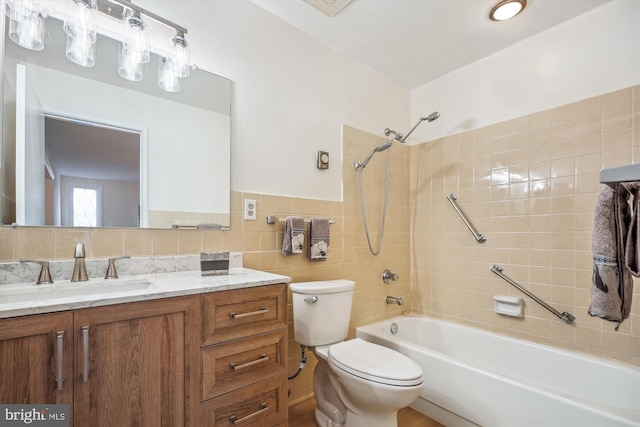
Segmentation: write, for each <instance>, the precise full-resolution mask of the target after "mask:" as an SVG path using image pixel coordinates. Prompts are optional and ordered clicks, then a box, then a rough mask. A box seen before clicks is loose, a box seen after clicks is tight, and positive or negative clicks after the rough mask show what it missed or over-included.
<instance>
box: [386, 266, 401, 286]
mask: <svg viewBox="0 0 640 427" xmlns="http://www.w3.org/2000/svg"><path fill="white" fill-rule="evenodd" d="M399 278H400V276H398V275H397V274H395V273H392V272H391V270H389V269H388V268H387V269H386V270H385V271H384V273H382V281H383V282H384V283H387V284H389V283H391V281H392V280H393V281H394V282H395V281H397V280H398V279H399Z"/></svg>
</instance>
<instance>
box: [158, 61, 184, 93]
mask: <svg viewBox="0 0 640 427" xmlns="http://www.w3.org/2000/svg"><path fill="white" fill-rule="evenodd" d="M158 86H159V87H160V89H162V90H164V91H166V92H178V91H179V90H180V76H178V74H177V73H176V68H175V66H174V65H173V64H172V63H171V61H170V60H169V59H167V58H160V59H159V60H158Z"/></svg>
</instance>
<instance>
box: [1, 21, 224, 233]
mask: <svg viewBox="0 0 640 427" xmlns="http://www.w3.org/2000/svg"><path fill="white" fill-rule="evenodd" d="M46 25H47V34H48V36H47V40H46V45H45V49H44V50H43V51H40V52H34V51H29V50H26V49H23V48H21V47H19V46H17V45H15V44H14V43H12V42H11V41H10V40H9V39H8V37H6V36H5V37H4V40H3V43H4V53H5V55H4V67H5V72H4V94H3V95H4V104H3V117H2V120H3V151H2V152H3V156H2V175H1V177H2V182H1V184H2V205H3V206H2V214H3V215H2V222H3V223H5V224H7V223H12V222H15V221H17V222H18V224H19V225H43V224H46V225H49V224H54V225H63V226H72V225H73V223H74V217H76V215H74V214H73V208H72V206H73V205H72V202H71V198H70V197H69V196H68V192H69V191H71V190H70V188H71V187H69V185H71V184H69V183H68V182H67V181H73V182H74V183H75V184H73V185H75V186H76V187H79V188H94V189H96V193H95V195H96V197H97V200H96V203H95V208H96V210H97V212H96V214H95V218H94V219H93V220H95V221H96V226H98V227H100V226H107V227H136V226H142V227H153V228H168V227H171V226H172V225H173V224H180V225H195V224H203V223H206V224H220V225H222V226H228V225H229V216H230V127H231V116H230V97H231V82H230V81H229V80H227V79H225V78H222V77H220V76H216V75H214V74H211V73H208V72H206V71H203V70H200V69H197V70H195V71H194V72H192V74H191V76H189V77H188V78H186V79H184V80H183V81H182V82H181V90H180V92H177V93H167V92H164V91H162V90H160V89H159V88H158V86H157V66H158V58H157V57H155V56H154V58H153V59H152V61H151V62H150V63H149V64H146V65H145V70H144V74H145V78H144V79H143V81H141V82H130V81H127V80H124V79H122V78H120V77H119V76H118V72H117V58H118V51H117V45H118V44H117V42H115V41H114V40H111V39H109V38H107V37H104V36H102V35H100V36H99V38H98V44H97V46H98V47H97V48H98V55H97V59H96V66H95V67H93V68H84V67H80V66H78V65H76V64H73V63H71V62H69V61H67V60H66V57H65V41H66V35H65V34H64V31H63V30H62V25H61V23H60V22H59V21H57V20H55V19H52V18H48V19H47V22H46ZM19 110H20V111H22V113H21V114H18V111H19ZM90 123H93V124H92V125H89V126H88V129H86V130H91V132H98V134H96V135H92V136H86V135H85V136H84V137H83V138H81V141H75V140H73V139H74V138H75V137H74V138H72V137H71V136H68V137H64V138H63V139H65V140H66V141H65V142H66V143H67V145H68V147H67V151H66V153H65V154H64V155H62V157H61V158H60V157H56V154H55V149H54V148H52V147H50V146H49V145H50V144H49V140H50V139H51V138H54V135H55V132H54V129H55V128H57V127H63V125H64V126H83V125H82V124H84V125H87V124H90ZM96 124H97V125H96ZM116 129H121V131H116ZM86 130H85V131H86ZM85 131H82V132H80V133H81V134H82V133H84V132H85ZM110 132H114V133H110ZM117 132H120V133H117ZM103 133H104V134H103ZM69 135H71V134H69ZM124 135H128V136H129V137H132V135H135V136H134V137H133V139H136V141H137V144H131V145H126V144H125V143H124V142H122V141H121V139H123V138H124ZM21 137H22V138H23V140H24V147H21V146H20V144H16V143H15V141H16V139H20V138H21ZM40 140H42V141H45V145H46V147H44V148H43V147H42V146H41V145H42V142H41V141H40ZM136 145H137V148H136ZM125 146H126V147H128V148H124V147H125ZM81 152H82V153H83V154H87V155H89V154H91V155H93V160H91V158H90V157H85V158H83V159H77V162H76V163H77V165H83V166H84V168H83V169H84V170H85V172H86V171H87V170H89V171H92V172H93V173H94V174H95V175H93V176H92V175H90V174H86V173H84V172H83V174H82V175H80V174H79V173H80V172H78V171H75V172H63V171H62V170H58V171H56V169H57V168H62V167H63V166H62V165H63V164H64V163H66V161H67V160H71V159H70V158H71V157H80V153H81ZM85 152H86V153H85ZM106 153H109V155H107V154H106ZM29 155H32V156H35V157H37V158H38V162H36V163H35V164H37V165H39V166H37V167H33V168H30V167H29V166H25V167H22V168H21V170H18V169H20V168H17V165H16V163H17V162H18V163H24V164H26V163H27V160H26V157H28V156H29ZM54 159H55V160H54ZM47 162H49V165H48V166H43V165H46V164H47ZM134 163H137V166H133V164H134ZM23 166H24V165H23ZM107 166H109V167H107ZM133 167H137V170H134V169H130V168H133ZM48 168H49V169H48ZM32 169H33V170H32ZM106 169H110V170H111V175H112V176H111V177H107V175H106V174H107V172H106V171H105V170H106ZM125 171H126V172H125ZM113 175H117V176H118V178H117V179H114V178H113ZM134 176H135V177H134ZM52 177H55V179H52ZM30 180H31V181H34V180H35V181H39V182H40V183H39V184H38V185H35V184H33V183H32V182H31V181H30ZM56 180H57V181H58V182H57V183H56ZM112 181H119V182H120V184H119V186H120V187H122V188H125V187H131V186H132V185H133V183H136V184H137V187H138V188H137V191H135V190H133V189H132V188H127V190H126V191H124V192H122V193H114V192H113V191H112V187H115V186H114V185H112V184H107V182H112ZM43 183H44V184H43ZM80 183H84V184H82V185H80ZM124 183H127V184H126V185H125V184H124ZM89 184H91V185H93V187H91V185H89ZM40 187H42V188H40ZM47 194H48V196H46V195H47ZM100 194H101V195H102V196H100ZM135 194H137V196H136V195H135ZM30 206H44V208H43V209H44V214H40V213H38V214H35V213H34V212H37V209H36V210H35V211H34V209H35V208H31V207H30ZM116 209H120V210H121V211H118V212H115V210H116ZM82 224H83V226H85V225H84V224H87V223H86V222H82Z"/></svg>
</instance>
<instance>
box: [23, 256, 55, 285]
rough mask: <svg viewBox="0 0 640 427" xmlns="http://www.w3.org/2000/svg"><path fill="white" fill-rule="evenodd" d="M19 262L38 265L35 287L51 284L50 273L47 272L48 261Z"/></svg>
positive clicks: (24, 260)
mask: <svg viewBox="0 0 640 427" xmlns="http://www.w3.org/2000/svg"><path fill="white" fill-rule="evenodd" d="M20 262H34V263H37V264H40V274H39V275H38V281H37V282H36V285H48V284H50V283H53V279H52V278H51V272H50V271H49V261H43V260H39V259H21V260H20Z"/></svg>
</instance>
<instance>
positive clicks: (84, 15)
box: [64, 1, 97, 67]
mask: <svg viewBox="0 0 640 427" xmlns="http://www.w3.org/2000/svg"><path fill="white" fill-rule="evenodd" d="M76 5H77V8H76V13H75V14H74V16H73V17H72V18H71V19H69V20H68V21H65V23H64V31H65V33H67V49H66V54H67V58H68V59H69V60H70V61H71V62H74V63H76V64H78V65H82V66H83V67H93V66H94V65H95V63H96V59H95V58H96V40H97V35H96V31H95V29H94V27H93V21H92V15H93V11H94V10H95V8H94V6H95V1H94V2H93V4H92V3H91V2H87V3H83V2H77V3H76Z"/></svg>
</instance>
